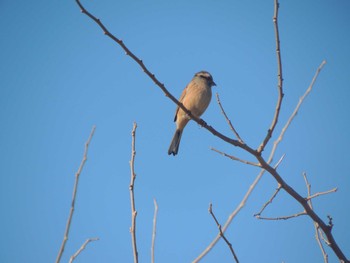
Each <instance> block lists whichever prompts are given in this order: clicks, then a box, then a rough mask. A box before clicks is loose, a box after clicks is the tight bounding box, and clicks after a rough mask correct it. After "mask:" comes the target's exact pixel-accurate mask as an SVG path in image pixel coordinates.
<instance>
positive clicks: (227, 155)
mask: <svg viewBox="0 0 350 263" xmlns="http://www.w3.org/2000/svg"><path fill="white" fill-rule="evenodd" d="M210 149H211V150H212V151H214V152H217V153H219V154H221V155H223V156H225V157H228V158H230V159H231V160H234V161H238V162H241V163H244V164H249V165H252V166H256V167H260V165H259V164H258V163H253V162H250V161H247V160H243V159H240V158H237V157H235V156H233V155H229V154H227V153H224V152H221V151H219V150H217V149H215V148H210Z"/></svg>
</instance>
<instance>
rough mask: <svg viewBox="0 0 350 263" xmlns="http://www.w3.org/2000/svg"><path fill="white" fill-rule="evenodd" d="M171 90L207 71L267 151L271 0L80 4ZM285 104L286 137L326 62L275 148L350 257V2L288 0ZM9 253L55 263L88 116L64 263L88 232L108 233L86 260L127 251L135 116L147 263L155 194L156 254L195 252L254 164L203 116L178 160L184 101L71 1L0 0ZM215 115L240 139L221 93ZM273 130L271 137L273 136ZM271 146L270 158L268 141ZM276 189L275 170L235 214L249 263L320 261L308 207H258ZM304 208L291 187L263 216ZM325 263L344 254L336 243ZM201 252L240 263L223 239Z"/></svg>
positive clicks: (117, 257)
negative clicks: (178, 115) (305, 212)
mask: <svg viewBox="0 0 350 263" xmlns="http://www.w3.org/2000/svg"><path fill="white" fill-rule="evenodd" d="M83 3H84V4H85V5H86V7H87V8H88V10H90V11H91V12H92V13H94V14H95V15H97V16H98V17H99V18H100V19H101V20H102V21H103V22H104V23H105V25H106V26H107V27H108V28H109V29H110V31H111V32H112V33H114V34H115V35H116V36H117V37H119V38H121V39H123V40H124V42H125V43H126V45H127V46H128V47H129V48H130V49H131V50H132V51H134V53H135V54H136V55H138V56H139V57H140V58H142V59H143V61H144V62H145V64H146V65H147V66H148V68H149V69H150V70H151V71H152V72H153V73H155V75H156V76H157V77H158V78H159V79H160V80H161V81H162V82H164V84H165V85H166V87H167V88H168V89H169V90H170V91H171V92H172V93H173V94H174V95H175V96H177V97H178V96H179V95H180V93H181V91H182V89H183V88H184V87H185V85H186V84H187V83H188V82H189V80H190V79H191V78H192V76H193V74H194V73H195V72H197V71H199V70H202V69H205V70H208V71H210V72H211V73H212V75H213V77H214V80H215V82H216V83H217V88H214V92H219V94H220V96H221V100H222V103H223V105H224V107H225V109H226V112H227V113H228V115H229V116H230V118H231V120H232V121H233V123H234V125H235V127H236V128H237V130H238V131H239V132H240V134H241V136H242V137H243V138H244V139H245V141H246V142H247V143H248V144H249V145H251V146H252V147H257V146H258V145H259V143H260V141H261V140H262V138H263V137H264V136H265V133H266V130H267V128H268V126H269V125H270V122H271V119H272V116H273V112H274V108H275V102H276V98H277V89H276V83H277V78H276V55H275V39H274V31H273V24H272V16H273V1H272V0H271V1H257V0H253V1H249V3H248V2H244V1H110V0H109V1H107V0H106V1H83ZM280 6H281V8H280V20H279V21H280V24H279V26H280V35H281V48H282V60H283V70H284V80H285V81H284V88H285V99H284V104H283V108H282V111H281V118H280V123H279V124H278V126H277V130H276V131H277V132H276V133H275V135H276V134H277V133H278V132H279V131H280V130H281V128H282V127H283V125H284V123H285V122H286V120H287V118H288V116H289V115H290V114H291V112H292V111H293V109H294V107H295V105H296V103H297V102H298V99H299V97H300V96H301V95H302V94H303V93H304V91H305V90H306V88H307V87H308V85H309V83H310V82H311V79H312V77H313V75H314V73H315V70H316V69H317V67H318V66H319V64H320V63H321V62H322V60H323V59H326V60H327V65H326V66H325V68H324V70H323V71H322V72H321V74H320V76H319V79H318V80H317V82H316V85H315V87H314V90H313V91H312V93H311V94H310V97H308V98H307V100H306V101H305V103H304V104H303V106H302V108H301V111H300V113H299V114H298V116H297V118H296V119H295V121H294V122H293V124H292V125H291V127H290V129H289V130H288V132H287V133H286V136H285V139H284V141H283V142H282V143H281V145H280V148H279V150H278V151H277V153H276V158H275V160H277V159H278V158H279V157H280V156H281V155H282V154H284V153H285V154H286V157H285V159H284V161H283V163H282V164H281V165H280V168H279V171H280V173H281V175H282V176H283V178H284V179H285V180H286V181H287V182H288V183H289V184H290V185H291V186H293V187H295V189H296V190H297V191H299V192H300V193H301V194H303V195H305V194H306V188H305V184H304V180H303V178H302V175H301V174H302V172H304V171H305V172H307V174H308V178H309V180H310V182H311V184H312V190H313V192H317V191H324V190H328V189H330V188H333V187H339V190H338V192H337V193H335V194H331V195H328V196H323V197H319V198H317V199H315V200H314V207H315V210H316V212H317V213H318V214H319V215H320V216H321V217H322V218H323V219H325V220H327V217H326V216H327V214H330V215H332V217H333V219H334V221H333V223H334V229H333V233H334V236H335V238H336V240H337V241H338V243H339V245H340V247H341V248H342V249H343V251H344V252H345V253H346V255H347V256H348V257H350V232H349V230H348V228H349V227H348V220H349V217H350V202H349V189H350V175H349V169H348V163H349V148H350V140H349V134H350V125H349V113H350V104H349V97H350V86H349V85H350V84H349V83H350V73H349V69H350V65H349V63H350V49H349V47H350V34H349V32H350V16H349V13H350V3H349V2H348V1H344V0H343V1H340V0H339V1H325V0H324V1H300V0H299V1H281V3H280ZM0 24H1V38H2V40H1V42H0V72H1V78H0V88H1V96H0V107H1V108H0V109H1V110H0V121H1V130H0V145H1V147H0V164H1V165H0V208H1V211H2V216H1V217H0V225H1V230H2V231H1V236H0V245H1V251H0V262H15V263H16V262H53V261H54V260H55V258H56V255H57V252H58V250H59V246H60V244H61V241H62V238H63V233H64V229H65V224H66V219H67V216H68V213H69V208H70V202H71V195H72V188H73V183H74V174H75V172H76V171H77V169H78V166H79V164H80V161H81V158H82V155H83V150H84V143H85V141H86V139H87V138H88V135H89V133H90V131H91V128H92V126H93V125H96V126H97V128H96V133H95V136H94V138H93V141H92V143H91V145H90V149H89V150H90V151H89V155H88V161H87V163H86V166H85V168H84V171H83V173H82V175H81V179H80V185H79V189H78V197H77V202H76V210H75V214H74V218H73V222H72V227H71V232H70V237H69V240H68V242H67V246H66V250H65V254H64V256H63V258H62V262H67V261H68V259H69V257H70V256H71V255H72V254H73V253H74V252H75V251H76V250H77V249H78V248H79V247H80V246H81V244H82V243H83V242H84V241H85V240H86V239H87V238H89V237H99V238H100V240H99V241H98V242H95V243H92V244H90V245H89V246H88V247H87V249H86V250H85V251H84V252H83V253H82V254H81V255H80V256H79V258H77V260H76V262H132V248H131V238H130V233H129V227H130V222H131V213H130V201H129V188H128V186H129V181H130V170H129V160H130V151H131V129H132V123H133V121H136V122H137V123H138V129H137V138H136V140H137V142H136V148H137V156H136V173H137V179H136V182H135V184H136V185H135V192H136V196H135V198H136V208H137V211H138V216H137V223H138V225H137V226H138V228H137V241H138V248H139V256H140V262H149V261H150V247H151V234H152V219H153V198H156V199H157V201H158V205H159V214H158V229H157V239H156V261H157V262H190V261H192V260H193V259H194V258H195V257H197V256H198V254H199V253H200V252H201V251H202V250H203V249H204V248H205V247H206V246H207V245H208V244H209V243H210V241H211V240H212V239H213V238H214V237H215V236H216V234H217V228H216V225H215V224H214V222H213V220H212V218H211V217H210V215H209V214H208V211H207V209H208V205H209V203H210V202H212V203H213V209H214V212H215V213H216V216H217V218H218V219H219V221H220V222H221V223H224V222H225V221H226V219H227V217H228V215H229V214H230V213H231V212H232V211H233V210H234V209H235V208H236V206H237V205H238V204H239V203H240V201H241V199H242V197H243V196H244V194H245V192H246V191H247V189H248V188H249V186H250V185H251V183H252V182H253V180H254V178H255V177H256V175H257V174H258V172H259V170H258V169H256V168H252V167H247V166H246V165H243V164H241V163H237V162H234V161H230V160H229V159H227V158H224V157H222V156H219V155H218V154H216V153H215V152H213V151H211V150H210V147H215V148H217V149H219V150H222V151H226V152H227V153H229V154H233V155H235V156H238V157H242V158H246V157H247V155H246V154H245V153H243V152H242V151H241V150H239V149H237V148H233V147H231V146H229V145H227V144H225V143H224V142H222V141H220V140H219V139H218V138H216V137H214V136H213V135H211V134H210V133H209V132H208V131H206V130H205V129H202V128H200V127H199V126H198V125H197V124H195V123H191V124H189V125H188V127H187V128H186V130H185V132H184V134H183V138H182V144H181V146H180V152H179V155H178V156H176V157H173V156H168V155H167V148H168V145H169V143H170V140H171V137H172V135H173V132H174V129H175V125H174V123H173V122H172V121H173V116H174V111H175V105H174V104H173V103H172V102H171V101H170V100H168V99H167V98H166V97H165V96H164V95H163V94H162V92H161V91H160V89H159V88H158V87H156V86H155V85H154V84H153V83H152V81H150V79H148V78H147V76H145V74H143V72H142V71H141V70H140V68H139V67H138V65H136V63H134V62H133V61H132V60H131V59H130V58H129V57H127V56H125V54H124V52H123V51H122V50H121V48H120V47H119V46H117V45H116V44H115V43H114V42H112V41H111V40H110V39H108V38H107V37H105V36H104V35H103V34H102V32H101V30H100V29H99V28H98V27H97V25H96V24H94V23H93V22H92V21H91V20H90V19H88V18H87V17H86V16H84V15H83V14H81V13H80V10H79V8H78V6H77V5H76V3H75V1H73V0H71V1H42V0H37V1H21V2H20V1H6V0H5V1H1V2H0ZM203 119H205V121H206V122H207V123H208V124H210V125H212V126H214V127H215V128H217V129H218V130H219V131H221V132H223V133H224V134H226V135H229V136H233V135H232V134H231V133H230V130H229V128H228V126H227V124H226V122H225V120H224V119H223V117H222V115H221V113H220V110H219V107H218V105H217V104H216V102H215V99H213V101H212V103H211V105H210V106H209V108H208V110H207V112H206V113H205V114H204V115H203ZM274 139H275V137H274ZM270 149H271V148H270V147H268V148H267V149H266V152H265V155H268V153H269V150H270ZM275 188H276V183H275V182H274V180H273V179H272V178H271V176H270V175H268V174H266V175H265V176H264V177H263V179H262V180H261V182H260V183H259V185H258V186H257V188H256V190H255V191H254V192H253V194H252V195H251V197H250V199H249V201H248V203H247V205H246V206H245V207H244V209H243V210H242V211H241V213H240V214H239V215H238V216H237V217H236V218H235V219H234V221H233V223H232V224H231V226H230V228H229V230H228V232H227V238H228V239H229V240H230V241H231V242H232V245H233V247H234V249H235V251H236V253H237V255H238V258H239V259H240V260H241V262H282V261H284V262H288V263H289V262H322V255H321V252H320V250H319V248H318V245H317V243H316V241H315V239H314V228H313V225H312V222H311V221H310V220H309V219H308V218H307V217H300V218H297V219H293V220H289V221H278V222H270V221H259V220H257V219H255V218H254V217H253V214H254V213H256V212H257V211H258V210H259V209H260V207H261V206H262V205H263V203H264V202H265V201H266V200H267V199H268V198H269V197H270V195H271V194H272V193H273V191H274V190H275ZM300 210H301V207H300V206H298V205H297V204H296V203H295V201H293V200H292V199H291V198H289V197H288V196H287V195H286V194H285V193H281V194H280V195H279V196H278V198H277V199H276V200H275V201H274V203H273V204H272V206H271V207H270V208H269V209H268V210H267V211H266V216H283V215H288V214H291V213H296V212H299V211H300ZM327 252H328V254H329V258H330V262H337V260H336V258H335V256H334V254H333V252H332V251H331V250H327ZM203 262H233V260H232V257H231V255H230V252H229V250H228V248H227V246H226V245H225V244H224V242H222V241H220V242H219V243H218V244H217V246H216V247H215V248H214V250H213V251H212V252H211V253H210V254H209V255H208V256H207V257H206V258H205V259H204V260H203Z"/></svg>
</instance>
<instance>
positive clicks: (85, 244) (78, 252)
mask: <svg viewBox="0 0 350 263" xmlns="http://www.w3.org/2000/svg"><path fill="white" fill-rule="evenodd" d="M97 240H99V238H98V237H95V238H89V239H87V240H86V241H85V242H84V244H83V245H82V246H81V247H80V248H79V249H78V251H77V252H75V253H74V255H72V256H71V257H70V259H69V263H72V262H73V261H74V260H75V258H76V257H77V256H79V254H80V253H81V252H82V251H83V250H84V249H85V248H86V246H87V244H89V243H90V242H92V241H97Z"/></svg>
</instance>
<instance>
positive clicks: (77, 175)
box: [56, 125, 96, 263]
mask: <svg viewBox="0 0 350 263" xmlns="http://www.w3.org/2000/svg"><path fill="white" fill-rule="evenodd" d="M95 129H96V126H95V125H94V126H93V127H92V130H91V132H90V136H89V138H88V140H87V141H86V143H85V150H84V155H83V159H82V160H81V163H80V166H79V168H78V171H77V172H76V173H75V182H74V187H73V196H72V203H71V208H70V212H69V216H68V219H67V223H66V230H65V231H64V237H63V241H62V244H61V247H60V250H59V252H58V255H57V258H56V263H58V262H60V261H61V257H62V255H63V251H64V248H65V246H66V243H67V240H68V236H69V229H70V226H71V223H72V218H73V213H74V208H75V200H76V196H77V191H78V184H79V177H80V174H81V172H82V171H83V168H84V165H85V162H86V160H87V154H88V149H89V145H90V142H91V140H92V137H93V136H94V133H95Z"/></svg>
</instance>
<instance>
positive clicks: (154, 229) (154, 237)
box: [151, 199, 158, 263]
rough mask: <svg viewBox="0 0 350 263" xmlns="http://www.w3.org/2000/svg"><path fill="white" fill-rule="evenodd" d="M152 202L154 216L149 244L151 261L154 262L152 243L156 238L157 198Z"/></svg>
mask: <svg viewBox="0 0 350 263" xmlns="http://www.w3.org/2000/svg"><path fill="white" fill-rule="evenodd" d="M153 202H154V216H153V231H152V246H151V262H152V263H154V245H155V240H156V232H157V231H156V230H157V229H156V228H157V214H158V204H157V200H156V199H153Z"/></svg>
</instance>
